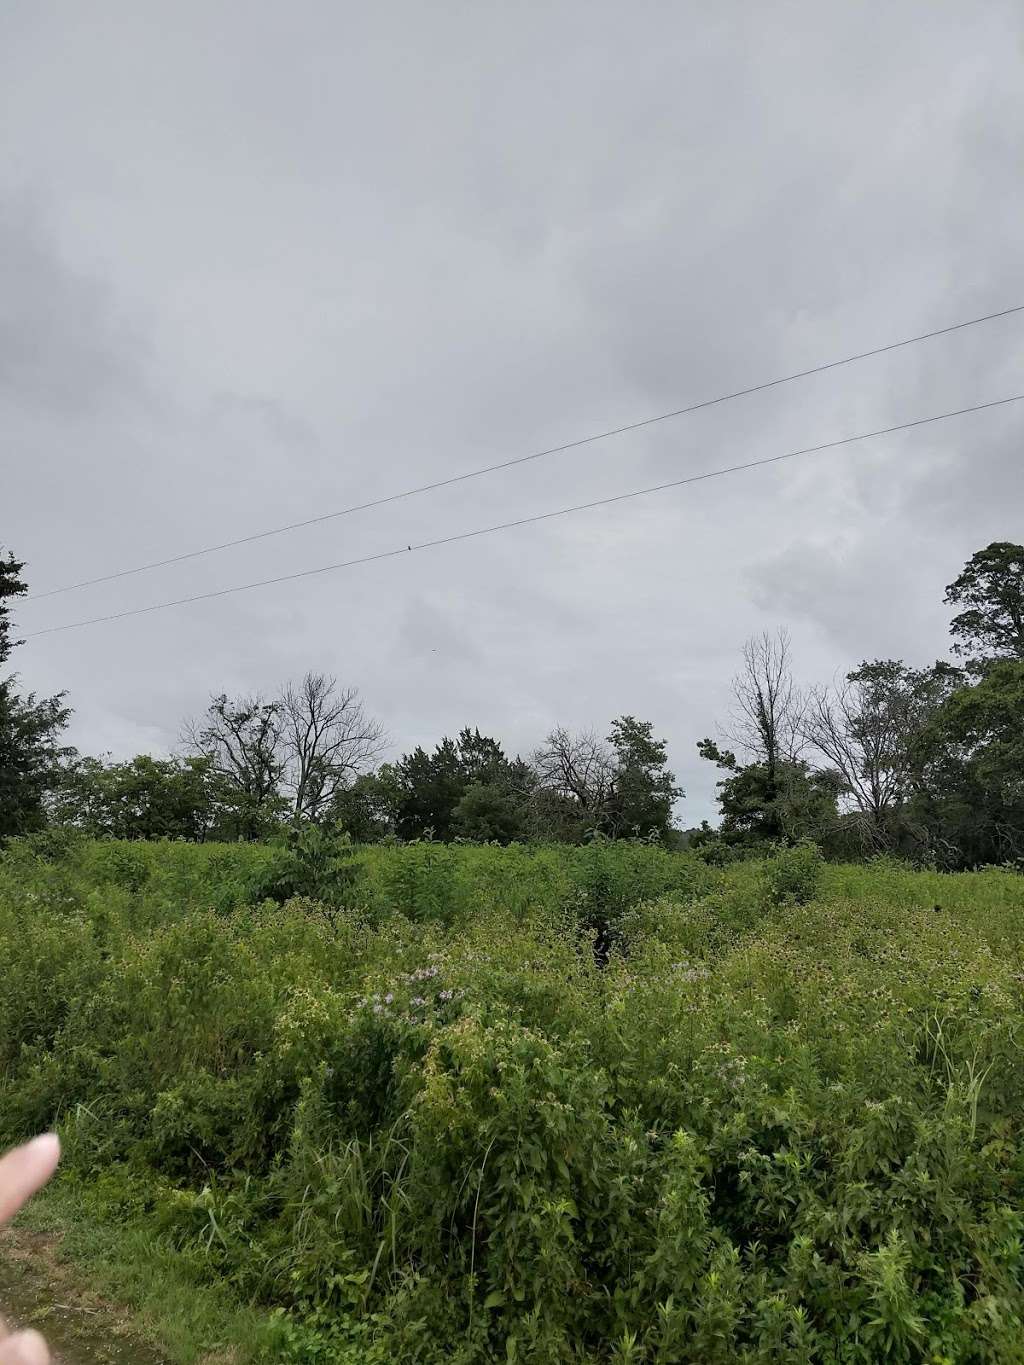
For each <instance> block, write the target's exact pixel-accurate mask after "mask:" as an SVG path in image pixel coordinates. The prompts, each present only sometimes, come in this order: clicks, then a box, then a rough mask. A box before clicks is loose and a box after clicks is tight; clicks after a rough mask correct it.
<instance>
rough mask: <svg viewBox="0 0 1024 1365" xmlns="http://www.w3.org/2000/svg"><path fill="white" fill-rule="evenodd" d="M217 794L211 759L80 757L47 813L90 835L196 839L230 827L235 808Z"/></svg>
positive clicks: (64, 823) (123, 837) (125, 837)
mask: <svg viewBox="0 0 1024 1365" xmlns="http://www.w3.org/2000/svg"><path fill="white" fill-rule="evenodd" d="M220 794H221V791H220V788H219V784H218V782H217V780H216V777H215V775H214V774H213V772H212V770H211V765H210V761H209V759H205V758H151V757H150V756H149V755H148V754H138V755H137V756H136V757H135V758H133V759H130V760H129V761H128V762H126V763H103V762H101V760H99V759H96V758H82V759H79V760H78V761H77V762H75V763H72V764H70V765H69V767H68V770H67V771H66V773H65V774H64V776H63V778H62V781H61V784H60V788H59V789H58V791H57V792H56V794H55V796H54V798H53V800H52V802H51V805H50V817H51V819H52V820H53V822H54V823H55V824H58V825H66V826H73V827H75V828H77V829H80V830H81V831H82V832H83V833H84V834H88V835H90V836H91V837H93V838H108V839H190V840H193V841H195V842H200V841H201V840H203V839H205V838H206V837H207V836H210V837H214V838H215V837H217V836H218V834H219V835H221V837H223V834H224V833H228V832H230V826H231V825H232V824H233V821H234V811H233V809H232V807H231V806H230V805H227V806H226V807H225V806H224V805H223V804H222V802H221V800H220V799H219V796H220Z"/></svg>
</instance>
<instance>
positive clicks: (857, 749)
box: [804, 659, 949, 847]
mask: <svg viewBox="0 0 1024 1365" xmlns="http://www.w3.org/2000/svg"><path fill="white" fill-rule="evenodd" d="M948 686H949V683H948V681H947V679H946V674H945V673H943V672H941V671H938V672H936V671H934V670H933V671H923V672H918V671H916V670H914V669H910V668H908V667H907V666H906V665H905V664H904V663H902V662H900V661H898V660H892V659H887V660H878V661H876V662H874V663H865V664H862V665H861V667H860V668H858V669H857V670H855V671H854V672H853V673H850V674H848V675H847V676H846V678H845V679H844V680H843V681H842V682H841V683H838V684H836V685H835V686H834V687H831V688H815V689H814V690H813V691H812V692H811V694H810V697H809V701H808V707H807V712H806V716H805V721H804V733H805V736H806V738H807V741H808V743H809V744H811V745H812V746H813V748H814V749H816V750H817V751H818V753H819V754H821V755H823V756H824V758H825V759H826V760H827V762H828V763H829V764H830V766H831V767H833V768H834V769H835V770H836V771H837V772H838V773H839V775H840V777H841V778H842V781H843V785H844V788H845V791H846V795H847V799H848V801H849V803H850V804H851V805H852V808H853V809H854V810H856V811H858V812H859V813H860V815H861V817H862V828H863V830H864V834H865V836H866V839H867V841H868V842H870V843H872V844H874V845H876V846H879V847H886V846H888V845H889V844H890V843H891V841H892V838H893V835H894V817H895V816H896V815H897V813H898V812H899V811H900V810H901V808H902V807H903V806H904V804H905V802H906V800H907V798H908V796H909V795H910V792H911V788H912V786H913V783H914V779H915V774H916V770H917V757H916V753H915V747H914V746H915V739H916V737H917V735H918V734H919V733H920V731H921V727H922V726H923V724H924V723H925V721H926V719H927V716H928V714H929V712H930V711H931V710H932V709H934V707H935V706H937V705H938V704H939V702H940V701H941V698H942V696H943V694H944V690H945V689H947V688H948Z"/></svg>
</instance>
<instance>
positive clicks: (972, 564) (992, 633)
mask: <svg viewBox="0 0 1024 1365" xmlns="http://www.w3.org/2000/svg"><path fill="white" fill-rule="evenodd" d="M946 601H947V602H948V603H949V604H950V605H952V606H957V607H961V608H962V609H963V610H961V611H960V612H959V613H958V615H956V616H954V618H953V620H952V622H951V624H950V627H949V629H950V634H951V635H952V636H953V640H954V644H953V652H954V653H955V654H959V655H960V656H961V657H962V658H964V659H966V660H967V667H968V668H969V669H970V670H971V671H972V672H974V673H977V672H980V671H983V670H984V669H985V668H986V667H987V666H988V665H989V664H990V663H992V662H995V661H998V660H1000V659H1024V545H1017V544H1014V543H1013V542H1012V541H1008V540H994V541H993V542H992V543H991V545H986V547H985V548H984V549H983V550H979V551H978V552H977V554H975V555H972V557H971V558H970V559H969V560H968V561H967V564H966V565H965V566H964V569H963V572H962V573H961V574H960V576H959V577H958V578H956V579H954V581H953V582H952V583H950V585H949V587H948V588H947V589H946Z"/></svg>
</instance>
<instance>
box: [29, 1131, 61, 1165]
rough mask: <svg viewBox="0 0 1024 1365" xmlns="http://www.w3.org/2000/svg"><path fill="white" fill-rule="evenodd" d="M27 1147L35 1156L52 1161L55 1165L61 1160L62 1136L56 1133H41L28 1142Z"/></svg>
mask: <svg viewBox="0 0 1024 1365" xmlns="http://www.w3.org/2000/svg"><path fill="white" fill-rule="evenodd" d="M25 1147H26V1150H27V1151H29V1152H31V1153H32V1155H33V1156H37V1157H39V1158H41V1159H42V1158H45V1159H46V1160H47V1161H52V1162H53V1164H54V1165H55V1166H56V1164H57V1162H58V1161H59V1160H60V1138H59V1137H58V1136H57V1134H56V1133H40V1134H39V1136H38V1137H34V1138H33V1139H32V1141H31V1142H27V1143H26V1144H25Z"/></svg>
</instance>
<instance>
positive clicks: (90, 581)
mask: <svg viewBox="0 0 1024 1365" xmlns="http://www.w3.org/2000/svg"><path fill="white" fill-rule="evenodd" d="M1021 312H1024V303H1022V304H1017V305H1016V306H1015V307H1013V308H1003V309H1002V310H1001V311H1000V312H998V313H986V314H984V316H982V317H977V318H967V319H966V320H965V321H963V322H954V323H953V324H952V325H951V326H949V327H939V328H937V329H936V330H935V331H934V332H921V333H920V334H919V335H917V336H913V337H905V338H904V339H903V340H902V341H891V342H888V343H887V344H886V345H885V346H876V347H874V349H873V350H870V351H858V352H857V354H856V355H848V356H844V357H843V359H842V360H829V361H826V362H825V364H823V365H815V366H813V367H812V368H811V369H809V370H798V371H797V372H796V373H795V374H786V375H782V376H781V377H780V378H778V379H769V380H766V381H765V382H764V383H762V384H752V385H750V387H749V388H745V389H734V390H733V391H732V393H723V394H719V396H718V397H717V398H705V399H702V400H701V401H700V402H699V403H691V404H689V406H688V407H685V408H675V409H674V410H673V411H672V412H663V413H659V414H658V416H656V417H644V418H642V419H641V420H640V421H638V422H629V423H627V424H626V425H625V426H621V427H611V428H610V429H609V430H608V431H599V432H596V433H595V434H594V435H592V436H582V437H580V438H579V439H578V440H576V441H567V442H566V443H565V444H564V445H560V446H549V447H548V448H547V449H546V450H535V451H533V452H531V453H530V454H529V455H517V456H515V457H514V458H513V459H510V460H502V461H500V463H498V464H490V465H485V466H484V467H483V468H482V469H471V470H469V471H468V472H467V473H465V474H453V475H452V476H451V477H450V478H447V479H437V480H435V481H434V482H433V483H423V484H419V485H418V486H416V487H415V488H404V489H402V490H401V491H400V492H398V493H388V494H386V495H385V496H384V497H381V498H373V499H372V500H371V501H370V502H360V503H355V504H354V505H353V506H351V507H342V508H341V509H340V510H339V511H337V512H324V513H322V514H321V515H319V516H316V517H307V518H305V520H303V521H292V522H289V523H288V524H287V525H285V526H272V527H270V528H269V530H266V531H255V532H253V534H252V535H247V536H239V537H237V539H235V540H223V541H221V542H220V543H219V544H217V545H206V546H204V547H203V548H202V549H199V550H188V551H186V552H185V553H184V554H178V555H170V556H168V558H166V559H154V560H152V561H151V562H150V563H148V564H137V565H134V566H133V567H132V568H129V569H116V570H115V571H114V572H113V573H108V574H101V575H100V576H99V577H97V578H84V579H82V580H81V582H79V583H68V584H65V586H64V587H60V588H48V589H47V590H46V591H45V592H37V593H31V594H30V595H29V596H28V597H26V598H25V599H24V600H25V601H26V602H29V601H39V600H40V599H41V598H44V597H55V596H57V595H58V594H59V593H65V592H77V591H78V590H79V589H80V588H92V587H95V586H96V585H97V584H98V583H110V582H113V580H114V579H117V578H129V577H131V576H132V575H134V574H140V573H148V572H150V571H151V570H152V569H165V568H167V567H168V566H170V565H172V564H183V563H185V561H186V560H189V559H199V558H201V557H202V556H203V555H212V554H217V553H219V552H220V551H221V550H231V549H234V548H235V547H236V546H239V545H251V544H252V543H253V542H254V541H257V540H267V539H269V538H270V537H271V536H281V535H285V534H286V533H287V532H288V531H299V530H302V529H303V528H304V527H306V526H318V525H320V524H321V523H322V522H325V521H334V520H336V519H337V518H338V517H347V516H351V515H352V514H353V513H355V512H368V511H370V510H371V509H372V508H374V507H385V506H387V504H389V503H392V502H400V501H402V500H403V499H404V498H412V497H417V496H418V495H419V494H421V493H433V492H436V491H437V490H438V489H439V488H450V487H451V486H452V485H453V484H457V483H466V482H468V481H469V480H470V479H480V478H483V477H484V475H485V474H497V473H499V472H500V471H501V470H503V469H514V468H515V467H516V466H517V465H523V464H529V463H531V461H534V460H543V459H545V458H546V457H547V456H549V455H562V454H564V453H565V452H566V451H567V450H577V449H578V448H579V447H580V446H586V445H593V444H594V442H595V441H606V440H608V439H609V438H610V437H612V436H623V435H625V434H626V433H627V432H630V431H639V430H640V429H641V428H642V427H650V426H654V425H655V424H656V423H658V422H667V421H669V420H670V418H673V417H685V416H686V415H687V414H688V413H692V412H700V411H701V410H702V409H703V408H713V407H716V406H717V405H718V404H720V403H729V402H732V400H733V399H736V398H746V397H749V396H750V395H751V394H755V393H764V392H765V390H767V389H774V388H778V387H779V386H780V385H782V384H792V383H793V382H794V381H795V380H797V379H808V378H810V376H811V375H815V374H824V373H825V372H826V371H827V370H835V369H838V368H839V367H840V366H841V365H852V364H853V363H854V362H855V361H857V360H868V359H870V358H871V357H872V356H876V355H884V354H885V353H886V352H887V351H897V350H899V349H900V348H901V347H903V346H913V345H916V344H917V342H919V341H931V340H932V339H933V338H935V337H941V336H947V335H948V334H949V333H950V332H960V331H963V329H964V328H965V327H977V326H978V325H979V324H980V323H982V322H993V321H995V320H996V319H997V318H1005V317H1009V316H1010V315H1011V314H1013V313H1021Z"/></svg>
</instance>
